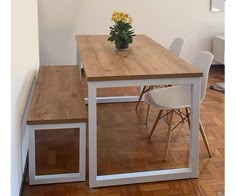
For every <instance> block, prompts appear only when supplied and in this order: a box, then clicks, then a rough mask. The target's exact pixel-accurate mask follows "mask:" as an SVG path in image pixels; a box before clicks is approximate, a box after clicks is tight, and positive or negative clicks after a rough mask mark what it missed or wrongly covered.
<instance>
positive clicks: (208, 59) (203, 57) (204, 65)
mask: <svg viewBox="0 0 236 196" xmlns="http://www.w3.org/2000/svg"><path fill="white" fill-rule="evenodd" d="M213 58H214V56H213V54H212V53H210V52H207V51H200V52H199V53H198V55H197V56H196V57H195V59H194V61H193V63H192V65H193V66H194V67H196V68H198V69H200V70H201V71H202V72H203V77H202V78H201V97H200V100H201V102H202V101H203V99H204V97H205V94H206V89H207V81H208V75H209V70H210V66H211V63H212V61H213Z"/></svg>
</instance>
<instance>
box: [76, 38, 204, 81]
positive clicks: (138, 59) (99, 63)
mask: <svg viewBox="0 0 236 196" xmlns="http://www.w3.org/2000/svg"><path fill="white" fill-rule="evenodd" d="M107 38H108V36H106V35H77V36H76V41H77V47H78V49H79V51H80V56H81V59H82V61H83V65H84V70H85V74H86V78H87V80H88V81H96V80H115V79H119V80H125V79H147V78H149V79H150V78H169V77H199V76H202V72H201V71H199V70H197V69H196V68H194V67H193V66H191V65H190V64H189V63H187V62H186V61H184V60H183V59H181V58H179V57H178V56H176V55H175V54H172V53H171V52H170V51H168V50H167V49H166V48H164V47H162V46H161V45H160V44H158V43H156V42H155V41H153V40H152V39H150V38H149V37H147V36H145V35H137V36H135V37H134V41H133V43H132V44H131V45H130V46H129V49H128V50H123V51H119V50H116V49H115V46H114V44H112V43H110V42H109V41H107Z"/></svg>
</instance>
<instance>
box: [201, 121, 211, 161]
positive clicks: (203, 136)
mask: <svg viewBox="0 0 236 196" xmlns="http://www.w3.org/2000/svg"><path fill="white" fill-rule="evenodd" d="M199 128H200V132H201V134H202V138H203V141H204V143H205V145H206V148H207V151H208V153H209V157H212V153H211V149H210V146H209V143H208V140H207V137H206V133H205V131H204V128H203V126H202V123H201V121H199Z"/></svg>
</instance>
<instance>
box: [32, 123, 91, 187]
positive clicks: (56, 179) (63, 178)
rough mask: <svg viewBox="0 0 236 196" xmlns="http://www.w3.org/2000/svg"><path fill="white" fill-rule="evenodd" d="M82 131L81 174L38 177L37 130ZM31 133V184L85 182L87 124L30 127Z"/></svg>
mask: <svg viewBox="0 0 236 196" xmlns="http://www.w3.org/2000/svg"><path fill="white" fill-rule="evenodd" d="M70 128H79V129H80V157H79V173H66V174H52V175H38V176H36V170H35V168H36V167H35V165H36V164H35V130H40V131H43V130H48V129H70ZM28 131H29V184H30V185H34V184H47V183H60V182H75V181H85V177H86V176H85V163H86V123H85V122H83V123H68V124H67V123H65V124H45V125H28Z"/></svg>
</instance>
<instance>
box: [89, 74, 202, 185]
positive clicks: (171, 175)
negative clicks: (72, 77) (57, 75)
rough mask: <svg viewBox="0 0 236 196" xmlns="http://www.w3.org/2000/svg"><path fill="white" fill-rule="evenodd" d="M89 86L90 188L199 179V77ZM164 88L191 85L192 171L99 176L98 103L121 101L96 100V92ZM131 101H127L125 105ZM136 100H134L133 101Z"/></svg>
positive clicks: (120, 98) (110, 82)
mask: <svg viewBox="0 0 236 196" xmlns="http://www.w3.org/2000/svg"><path fill="white" fill-rule="evenodd" d="M87 82H88V111H89V118H88V119H89V124H88V125H89V186H90V187H91V188H92V187H103V186H112V185H122V184H133V183H143V182H153V181H164V180H174V179H186V178H196V177H198V165H199V160H198V159H199V149H198V148H199V138H198V136H199V131H198V130H199V116H200V108H199V107H200V96H199V95H200V77H181V78H157V79H134V80H133V79H132V80H112V81H111V80H109V81H87ZM165 84H190V85H191V132H190V153H189V167H188V168H176V169H165V170H155V171H143V172H132V173H122V174H110V175H99V176H98V174H97V106H96V104H97V103H111V102H116V101H117V102H122V97H113V98H112V97H107V98H106V97H103V98H99V97H96V92H97V88H109V87H126V86H146V85H165ZM128 99H129V97H127V96H126V97H124V99H123V101H124V102H126V101H127V100H128ZM133 99H134V97H131V100H133Z"/></svg>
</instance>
